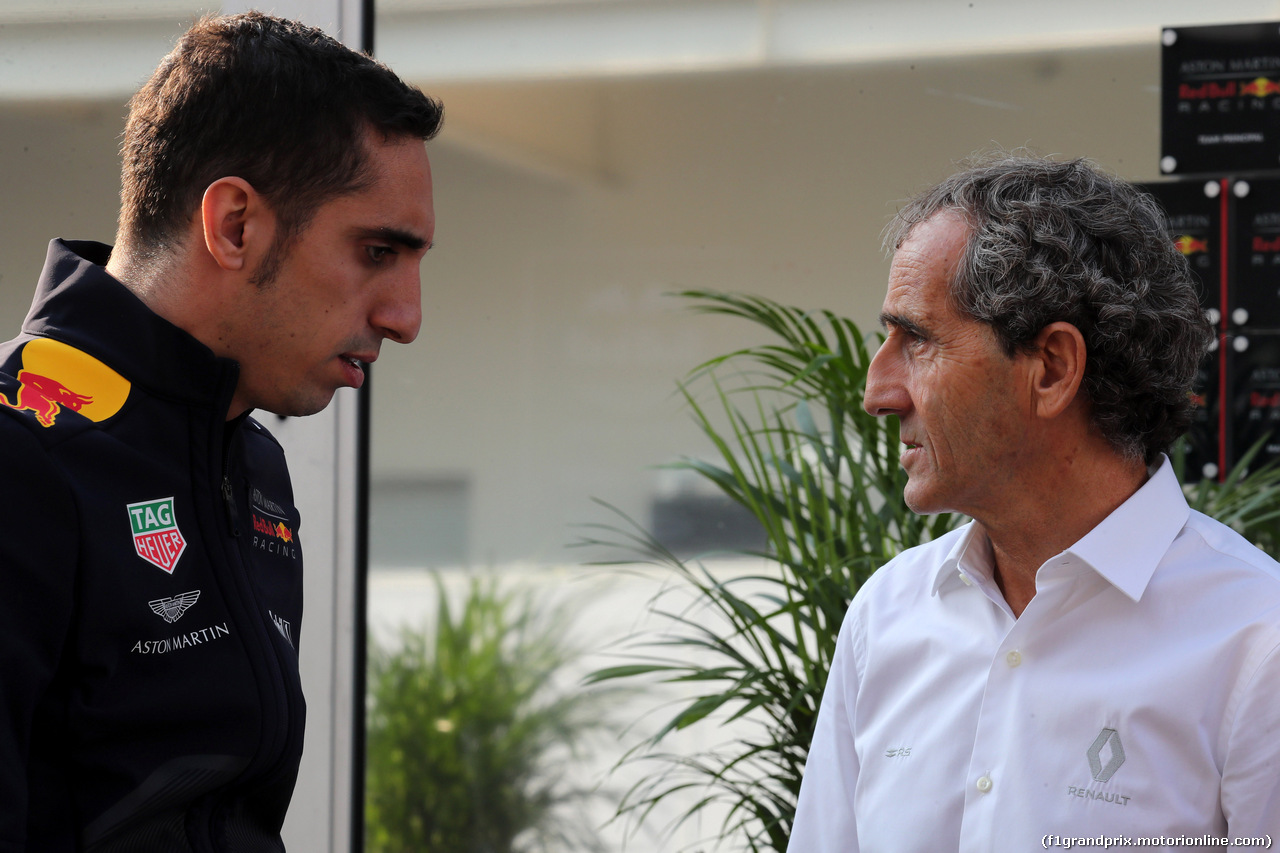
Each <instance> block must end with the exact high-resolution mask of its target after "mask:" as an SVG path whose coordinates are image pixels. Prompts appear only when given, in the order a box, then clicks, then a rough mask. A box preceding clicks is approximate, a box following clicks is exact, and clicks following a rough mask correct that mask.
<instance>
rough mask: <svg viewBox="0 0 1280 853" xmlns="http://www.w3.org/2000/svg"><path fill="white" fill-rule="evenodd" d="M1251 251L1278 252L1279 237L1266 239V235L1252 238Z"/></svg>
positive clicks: (1279, 245)
mask: <svg viewBox="0 0 1280 853" xmlns="http://www.w3.org/2000/svg"><path fill="white" fill-rule="evenodd" d="M1253 251H1255V252H1280V237H1276V238H1274V239H1271V240H1268V239H1267V238H1266V237H1257V236H1255V237H1254V238H1253Z"/></svg>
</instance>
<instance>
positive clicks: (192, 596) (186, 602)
mask: <svg viewBox="0 0 1280 853" xmlns="http://www.w3.org/2000/svg"><path fill="white" fill-rule="evenodd" d="M199 600H200V590H198V589H193V590H191V592H184V593H181V594H179V595H175V596H173V597H172V598H157V599H156V600H155V601H148V602H147V606H148V607H150V608H151V609H152V611H154V612H155V614H156V615H157V616H159V617H160V618H161V619H163V620H164V621H166V622H168V623H170V624H172V623H174V622H177V621H178V620H179V619H181V618H182V614H183V613H186V612H187V610H189V609H190V608H191V605H193V604H195V603H196V602H197V601H199Z"/></svg>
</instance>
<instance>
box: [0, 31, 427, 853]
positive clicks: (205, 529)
mask: <svg viewBox="0 0 1280 853" xmlns="http://www.w3.org/2000/svg"><path fill="white" fill-rule="evenodd" d="M440 121H441V108H440V106H439V104H438V103H437V102H435V101H433V100H431V99H430V98H428V97H426V96H425V95H423V94H422V93H421V92H420V91H418V90H417V89H415V88H412V87H410V86H407V85H406V84H405V83H403V82H402V81H401V80H400V79H399V78H398V77H396V75H395V74H393V73H392V72H391V71H390V70H388V69H387V68H386V67H385V66H383V65H380V64H378V63H376V62H374V61H373V60H372V59H370V58H368V57H366V56H362V55H360V54H358V53H355V52H353V51H351V50H349V49H347V48H346V47H344V46H342V45H341V44H339V43H338V42H336V41H334V40H333V39H331V38H329V37H328V36H326V35H324V34H323V33H322V32H320V31H318V30H315V29H312V28H309V27H306V26H303V25H300V24H297V23H294V22H290V21H285V20H281V19H279V18H274V17H270V16H267V15H262V14H258V13H248V14H243V15H236V16H230V17H210V18H205V19H203V20H201V21H200V22H198V23H197V24H196V25H195V26H194V27H193V28H192V29H191V30H190V31H189V32H188V33H186V34H185V35H184V36H183V37H182V39H181V40H180V41H179V42H178V45H177V46H176V48H175V49H174V50H173V52H172V53H170V54H169V56H167V57H166V58H165V59H164V61H163V62H161V64H160V66H159V68H158V69H157V70H156V72H155V74H154V76H153V77H152V78H151V80H150V81H149V82H148V83H147V84H146V85H145V86H144V87H143V88H142V90H141V91H139V92H138V93H137V95H136V96H135V97H134V98H133V100H132V101H131V102H130V112H129V119H128V125H127V128H126V132H125V138H124V144H123V146H122V153H123V161H124V167H123V176H122V182H123V189H122V194H121V195H122V210H121V213H120V224H119V232H118V235H117V245H116V247H115V248H114V250H113V249H111V248H110V247H107V246H104V245H100V244H96V243H88V242H72V241H62V240H55V241H53V243H52V244H51V245H50V247H49V255H48V260H47V261H46V265H45V269H44V272H43V274H42V276H41V279H40V283H39V286H38V289H37V292H36V297H35V301H34V303H33V305H32V308H31V311H30V313H29V314H28V316H27V319H26V321H25V322H24V324H23V328H22V332H21V334H20V335H19V337H17V338H16V339H14V340H13V341H10V342H9V343H7V344H4V345H3V346H0V403H2V404H3V405H0V453H3V454H4V460H3V464H2V465H0V491H3V493H4V494H5V495H6V496H7V500H6V508H7V511H6V513H5V516H4V519H3V522H0V525H3V527H2V532H0V573H2V574H3V586H4V595H3V596H0V624H2V625H3V628H0V662H2V663H3V668H2V669H0V672H2V673H3V677H2V678H0V803H3V806H0V851H4V853H10V851H32V853H36V851H38V853H51V852H52V853H57V851H72V850H86V851H130V853H135V852H136V851H157V853H159V851H163V853H176V852H177V851H268V850H282V849H283V845H282V843H281V840H280V827H281V824H282V822H283V820H284V815H285V810H286V808H287V807H288V804H289V799H290V796H291V794H292V791H293V785H294V781H295V778H296V776H297V771H298V762H299V758H300V754H301V749H302V732H303V718H304V705H303V697H302V692H301V686H300V682H299V675H298V659H297V651H296V648H297V643H298V640H299V629H300V627H301V625H300V623H301V615H302V614H301V605H302V588H301V581H302V562H301V546H300V544H299V538H298V525H299V518H298V513H297V510H296V509H295V507H294V503H293V493H292V487H291V485H290V482H289V477H288V473H287V471H286V470H285V465H284V458H283V455H282V453H281V451H280V447H279V445H278V444H276V442H275V441H274V439H273V438H272V437H271V436H270V435H269V434H268V433H267V431H266V430H265V429H264V428H263V427H262V426H261V425H260V424H259V423H257V421H255V420H253V419H252V418H251V417H250V412H251V411H252V410H253V409H257V408H260V409H265V410H267V411H271V412H277V413H280V414H287V415H305V414H311V413H314V412H317V411H320V410H321V409H323V408H324V407H325V406H326V405H327V404H328V402H329V400H330V399H331V397H332V396H333V393H334V391H335V390H336V389H338V388H340V387H343V386H351V387H359V386H360V385H361V384H362V381H363V377H364V370H363V364H364V363H367V362H372V361H373V360H374V359H375V358H377V356H378V351H379V348H380V346H381V343H382V341H383V339H390V340H392V341H396V342H399V343H408V342H410V341H412V340H413V339H414V337H416V335H417V333H418V328H419V325H420V323H421V307H420V295H419V262H420V261H421V259H422V256H423V254H424V253H425V251H426V250H427V249H428V248H429V247H430V245H431V241H432V235H433V232H434V227H435V222H434V213H433V210H432V198H431V171H430V166H429V163H428V161H427V155H426V150H425V146H424V145H423V142H424V141H425V140H427V139H430V138H432V137H433V136H434V135H435V134H436V133H437V131H438V129H439V127H440Z"/></svg>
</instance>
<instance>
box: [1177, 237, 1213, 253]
mask: <svg viewBox="0 0 1280 853" xmlns="http://www.w3.org/2000/svg"><path fill="white" fill-rule="evenodd" d="M1173 245H1175V246H1177V247H1178V251H1179V252H1181V253H1182V254H1184V255H1194V254H1196V253H1197V252H1207V251H1209V241H1208V240H1197V239H1196V238H1195V237H1192V236H1190V235H1187V234H1183V235H1182V236H1181V237H1179V238H1178V239H1177V240H1174V241H1173Z"/></svg>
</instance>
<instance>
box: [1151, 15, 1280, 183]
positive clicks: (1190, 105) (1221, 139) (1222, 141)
mask: <svg viewBox="0 0 1280 853" xmlns="http://www.w3.org/2000/svg"><path fill="white" fill-rule="evenodd" d="M1162 42H1163V45H1164V48H1163V50H1162V52H1161V87H1162V88H1161V109H1160V131H1161V132H1160V153H1161V157H1160V171H1161V172H1162V173H1163V174H1166V175H1188V174H1197V173H1206V172H1216V173H1223V172H1236V173H1239V172H1255V171H1262V170H1275V169H1280V23H1262V24H1228V25H1224V26H1212V27H1169V28H1167V29H1165V30H1164V32H1163V34H1162Z"/></svg>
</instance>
